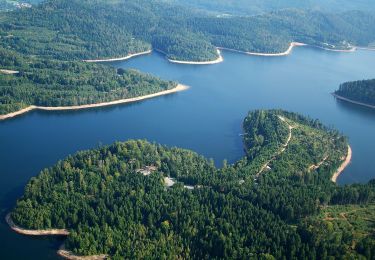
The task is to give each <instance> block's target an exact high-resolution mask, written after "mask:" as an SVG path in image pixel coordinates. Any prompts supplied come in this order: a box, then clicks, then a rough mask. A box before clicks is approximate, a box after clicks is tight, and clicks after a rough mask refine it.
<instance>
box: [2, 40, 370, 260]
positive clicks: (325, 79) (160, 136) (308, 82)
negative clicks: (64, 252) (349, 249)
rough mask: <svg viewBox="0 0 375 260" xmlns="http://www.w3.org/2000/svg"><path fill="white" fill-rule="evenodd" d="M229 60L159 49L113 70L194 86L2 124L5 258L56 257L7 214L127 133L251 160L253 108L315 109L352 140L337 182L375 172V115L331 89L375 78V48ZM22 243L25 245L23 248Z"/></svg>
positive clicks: (303, 50) (229, 56)
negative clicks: (186, 57)
mask: <svg viewBox="0 0 375 260" xmlns="http://www.w3.org/2000/svg"><path fill="white" fill-rule="evenodd" d="M223 57H224V62H223V63H219V64H215V65H208V66H194V65H179V64H172V63H169V62H168V61H167V60H166V59H165V58H164V56H162V55H160V54H158V53H153V54H151V55H148V56H142V57H138V58H135V59H132V60H128V61H126V62H114V63H111V65H112V66H115V67H122V68H135V69H138V70H141V71H144V72H148V73H151V74H154V75H157V76H160V77H162V78H164V79H172V80H176V81H178V82H180V83H182V84H185V85H188V86H190V87H191V88H190V89H189V90H188V91H185V92H180V93H176V94H173V95H170V96H163V97H158V98H156V99H151V100H147V101H142V102H139V103H133V104H126V105H120V106H112V107H105V108H98V109H91V110H84V111H59V112H49V111H33V112H30V113H28V114H25V115H22V116H20V117H16V118H13V119H10V120H6V121H2V122H0V158H1V160H0V209H1V224H0V232H1V234H2V235H1V236H0V244H1V247H0V250H1V254H2V257H3V258H4V259H22V258H27V259H30V256H33V258H35V259H56V258H57V256H56V248H57V247H58V246H59V244H60V242H59V241H56V239H53V238H32V237H25V236H21V235H18V234H16V233H14V232H12V231H11V230H10V229H9V227H8V226H7V225H6V224H5V221H4V217H5V213H6V212H7V210H8V209H9V207H12V206H13V205H14V203H15V200H16V198H17V197H19V196H20V195H21V194H22V191H23V188H24V185H25V184H26V183H27V181H28V180H29V179H30V178H31V177H33V176H36V175H37V174H38V173H39V171H40V170H41V169H43V168H44V167H47V166H51V165H53V164H54V163H56V162H57V161H58V160H59V159H63V158H64V157H66V156H67V155H68V154H71V153H74V152H76V151H78V150H82V149H89V148H93V147H97V146H99V145H102V144H110V143H112V142H114V141H125V140H127V139H134V138H137V139H138V138H139V139H147V140H149V141H155V142H158V143H162V144H166V145H169V146H178V147H182V148H188V149H192V150H194V151H197V152H198V153H200V154H203V155H204V156H206V157H208V158H213V159H214V160H215V162H216V164H217V165H218V166H220V165H221V162H222V160H223V159H228V161H229V162H234V161H236V160H237V159H239V158H240V157H242V156H243V147H242V141H241V137H240V136H239V135H240V134H241V133H242V130H241V123H242V119H243V118H244V116H245V115H246V113H247V111H249V110H252V109H261V108H262V109H263V108H264V109H268V108H281V109H285V110H290V111H294V112H298V113H301V114H304V115H309V116H311V117H312V118H318V119H320V120H321V121H322V122H323V123H324V124H327V125H331V126H333V127H335V128H337V129H339V130H340V131H341V132H343V134H344V135H346V136H348V137H349V142H350V145H351V146H352V149H353V158H352V163H351V164H350V166H349V167H348V168H347V169H346V170H345V171H344V173H343V174H342V175H341V176H340V178H339V179H338V183H339V184H346V183H354V182H366V181H368V180H369V179H371V178H374V177H375V172H374V169H375V160H374V154H375V138H374V133H375V111H374V110H372V109H367V108H363V107H359V106H356V105H353V104H348V103H345V102H342V101H337V100H335V98H334V97H332V96H331V95H330V93H331V92H333V91H334V90H335V89H337V88H338V86H339V84H340V83H342V82H345V81H351V80H358V79H368V78H374V77H375V75H374V72H373V69H372V68H374V66H375V52H371V51H362V50H360V51H357V52H354V53H337V52H329V51H322V50H317V49H314V48H310V47H300V48H295V49H294V50H293V53H292V54H291V55H290V56H285V57H255V56H248V55H243V54H238V53H231V52H226V51H223ZM20 248H21V249H22V250H20Z"/></svg>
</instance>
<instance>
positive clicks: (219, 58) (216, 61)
mask: <svg viewBox="0 0 375 260" xmlns="http://www.w3.org/2000/svg"><path fill="white" fill-rule="evenodd" d="M217 54H218V55H219V57H218V58H217V59H216V60H212V61H180V60H171V59H168V61H169V62H171V63H176V64H188V65H211V64H217V63H220V62H223V61H224V58H223V56H222V55H221V52H220V50H219V49H217Z"/></svg>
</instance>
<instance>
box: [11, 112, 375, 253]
mask: <svg viewBox="0 0 375 260" xmlns="http://www.w3.org/2000/svg"><path fill="white" fill-rule="evenodd" d="M290 125H293V128H292V129H291V131H292V135H291V136H290V132H289V129H290V127H289V126H290ZM244 138H245V141H244V142H245V147H246V152H247V157H246V158H243V159H241V160H240V161H238V162H237V163H235V164H234V165H228V164H224V167H223V168H222V169H217V168H215V166H214V164H213V162H212V161H208V160H206V159H205V158H203V157H202V156H199V155H197V154H196V153H194V152H191V151H188V150H183V149H179V148H167V147H165V146H161V145H156V144H150V143H148V142H146V141H128V142H125V143H115V144H113V145H111V146H105V147H101V148H98V149H95V150H91V151H85V152H79V153H77V154H76V155H74V156H69V157H68V158H67V159H65V160H63V161H60V162H59V163H58V164H57V165H55V166H54V167H52V168H48V169H45V170H43V171H42V173H41V174H40V175H39V176H38V177H36V178H32V180H31V181H30V182H29V184H28V185H27V186H26V189H25V194H24V196H23V197H22V198H21V199H20V200H19V201H18V202H17V206H16V207H15V209H14V210H13V212H12V215H11V216H12V218H13V220H14V221H15V223H16V224H18V225H20V226H22V227H25V228H30V229H41V228H47V229H48V228H67V229H68V230H70V235H69V236H68V238H67V240H66V243H65V244H66V246H67V248H68V249H70V250H72V251H73V252H75V253H76V254H81V255H93V254H107V255H109V256H111V257H112V258H114V259H123V258H126V259H135V258H158V259H159V258H186V259H206V258H240V259H249V258H256V259H273V258H276V259H281V258H299V259H322V258H327V257H333V258H359V257H367V258H368V259H371V258H372V257H374V256H375V255H374V252H373V245H374V237H373V235H374V226H373V221H374V220H375V219H374V215H373V214H368V215H367V214H366V207H367V208H368V209H369V210H370V209H371V208H373V204H372V205H371V203H374V202H375V201H374V199H375V192H374V191H375V189H374V188H375V186H374V185H375V182H374V181H372V182H370V183H369V184H367V185H350V186H342V187H340V186H337V185H335V184H334V183H332V182H331V181H330V174H331V171H332V169H333V168H335V167H337V164H338V163H339V162H340V161H341V158H340V156H341V155H343V154H345V152H346V149H345V148H346V145H347V142H346V140H345V138H344V137H342V136H341V135H339V134H338V133H337V131H335V130H331V129H329V128H326V127H325V126H323V125H321V124H320V123H319V122H318V121H316V120H311V119H309V118H305V117H303V116H300V115H297V114H294V113H288V112H284V111H277V110H271V111H254V112H250V113H249V115H248V116H247V117H246V118H245V120H244ZM321 138H323V140H327V141H328V142H326V141H324V142H322V141H321V140H322V139H321ZM286 143H287V144H286ZM289 153H293V156H290V155H289ZM284 154H285V155H284ZM322 154H324V155H325V156H328V157H327V158H330V159H326V160H325V161H324V163H322V164H321V165H322V167H318V168H314V169H311V168H309V167H308V165H309V164H316V163H317V162H319V161H321V160H322ZM270 157H271V159H272V162H270V163H269V165H270V166H271V167H272V169H267V170H265V171H263V172H261V174H259V170H260V169H261V168H262V167H261V165H259V163H258V162H259V161H264V160H266V161H269V160H270ZM165 178H173V179H174V181H175V184H174V185H172V186H170V187H167V185H166V183H165ZM369 207H370V208H369ZM349 213H350V216H349V215H348V214H349ZM341 214H345V215H344V216H346V219H345V220H344V221H345V223H344V224H345V225H341V224H340V223H341V222H340V221H341V219H340V217H339V216H341ZM364 214H366V221H365V220H364V219H363V218H362V217H363V215H364ZM338 215H339V216H338ZM356 216H358V217H359V216H361V218H357V217H356ZM322 225H325V226H327V228H324V226H322ZM348 227H350V228H353V230H354V231H355V232H352V233H351V234H353V235H352V236H350V235H348V231H347V228H348ZM353 245H354V246H353Z"/></svg>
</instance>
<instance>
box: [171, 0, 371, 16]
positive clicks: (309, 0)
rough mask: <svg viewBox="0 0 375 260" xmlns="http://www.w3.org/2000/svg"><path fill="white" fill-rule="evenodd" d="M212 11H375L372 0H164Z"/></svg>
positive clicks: (247, 13) (250, 12)
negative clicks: (296, 9)
mask: <svg viewBox="0 0 375 260" xmlns="http://www.w3.org/2000/svg"><path fill="white" fill-rule="evenodd" d="M164 1H166V2H173V3H179V4H183V5H187V6H190V7H194V8H199V9H203V10H207V11H211V12H219V13H226V14H241V15H254V14H260V13H265V12H270V11H275V10H279V9H286V8H298V9H315V10H322V11H328V12H344V11H350V10H362V11H370V10H371V11H375V6H374V2H373V1H372V0H358V1H352V0H283V1H280V0H251V1H249V0H164Z"/></svg>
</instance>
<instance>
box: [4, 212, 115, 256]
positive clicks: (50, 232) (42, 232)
mask: <svg viewBox="0 0 375 260" xmlns="http://www.w3.org/2000/svg"><path fill="white" fill-rule="evenodd" d="M5 221H6V223H7V224H8V225H9V227H10V228H11V229H12V230H13V231H15V232H16V233H18V234H21V235H26V236H68V235H69V231H68V230H66V229H35V230H32V229H24V228H21V227H19V226H17V225H16V224H15V223H14V222H13V220H12V217H11V216H10V213H8V214H7V215H6V217H5ZM57 254H58V255H59V256H61V257H63V258H65V259H69V260H101V259H106V258H107V257H108V256H107V255H104V254H103V255H93V256H78V255H74V254H73V252H71V251H68V250H66V249H65V245H64V244H62V245H61V247H60V249H59V250H58V251H57Z"/></svg>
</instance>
